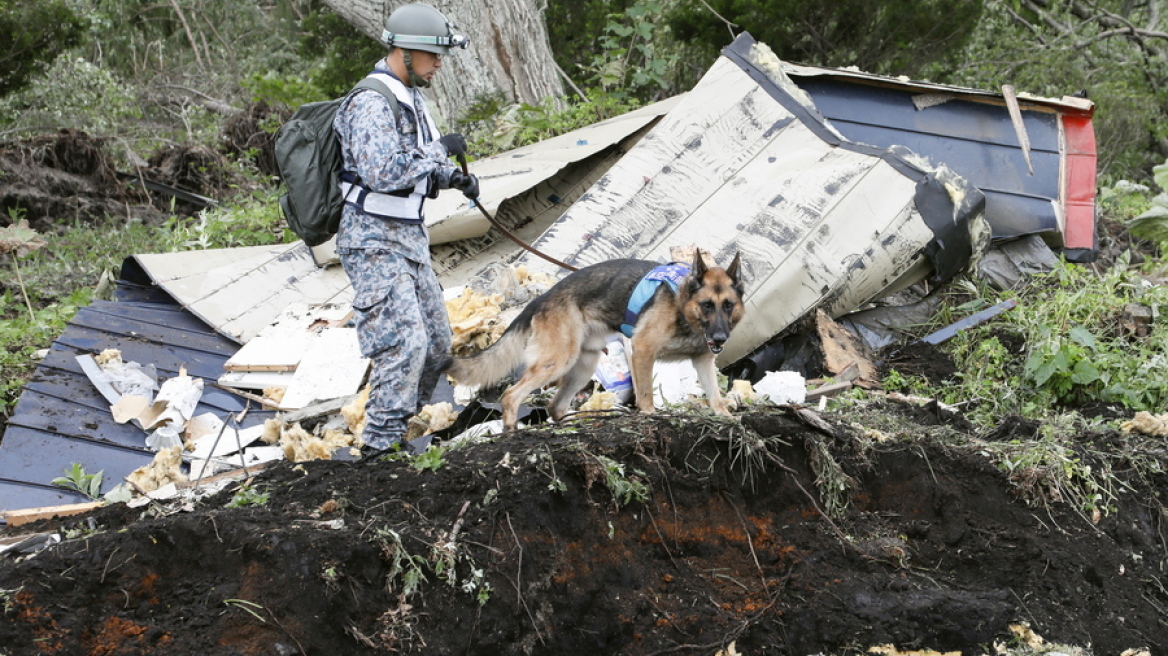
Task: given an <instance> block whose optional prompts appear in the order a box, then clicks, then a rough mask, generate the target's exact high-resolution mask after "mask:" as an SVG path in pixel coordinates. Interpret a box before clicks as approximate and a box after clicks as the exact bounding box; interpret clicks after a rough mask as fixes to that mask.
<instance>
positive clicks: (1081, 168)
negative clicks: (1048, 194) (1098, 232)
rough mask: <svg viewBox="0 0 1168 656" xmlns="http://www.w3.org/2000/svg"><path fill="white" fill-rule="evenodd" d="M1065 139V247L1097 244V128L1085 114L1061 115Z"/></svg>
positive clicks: (1086, 246)
mask: <svg viewBox="0 0 1168 656" xmlns="http://www.w3.org/2000/svg"><path fill="white" fill-rule="evenodd" d="M1062 121H1063V135H1064V138H1065V140H1066V148H1067V150H1066V158H1065V160H1064V165H1065V167H1066V168H1065V170H1064V172H1063V174H1064V176H1065V178H1064V179H1065V180H1066V187H1065V189H1066V198H1064V199H1063V201H1064V202H1065V203H1066V221H1067V222H1066V227H1065V228H1064V230H1063V247H1064V248H1085V249H1091V248H1094V247H1095V167H1096V158H1095V154H1096V153H1095V128H1094V127H1093V126H1092V125H1091V119H1090V118H1088V117H1083V116H1066V115H1064V116H1063V117H1062Z"/></svg>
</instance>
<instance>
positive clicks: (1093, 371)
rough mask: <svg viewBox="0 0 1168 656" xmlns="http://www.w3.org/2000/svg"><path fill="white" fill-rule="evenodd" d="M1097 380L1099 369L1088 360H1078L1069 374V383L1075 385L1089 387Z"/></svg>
mask: <svg viewBox="0 0 1168 656" xmlns="http://www.w3.org/2000/svg"><path fill="white" fill-rule="evenodd" d="M1098 380H1099V369H1098V368H1096V367H1095V365H1094V364H1093V363H1092V362H1091V361H1090V360H1079V361H1078V362H1077V363H1076V364H1075V369H1074V371H1073V372H1072V373H1071V381H1073V382H1074V383H1075V384H1076V385H1090V384H1091V383H1094V382H1096V381H1098Z"/></svg>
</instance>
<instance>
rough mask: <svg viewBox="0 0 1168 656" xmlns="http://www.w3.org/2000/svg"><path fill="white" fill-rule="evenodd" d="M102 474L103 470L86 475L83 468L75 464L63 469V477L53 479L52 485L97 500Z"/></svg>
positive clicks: (99, 495)
mask: <svg viewBox="0 0 1168 656" xmlns="http://www.w3.org/2000/svg"><path fill="white" fill-rule="evenodd" d="M104 474H105V471H104V470H103V471H99V472H97V473H96V474H87V473H85V468H84V467H82V466H81V465H80V464H78V463H76V462H75V463H73V465H72V466H71V467H68V468H66V469H65V475H64V476H58V477H57V478H54V479H53V485H57V486H59V487H64V488H69V489H70V490H75V491H77V492H80V493H81V494H84V495H85V496H87V497H89V498H90V499H98V498H100V497H101V479H102V476H103V475H104Z"/></svg>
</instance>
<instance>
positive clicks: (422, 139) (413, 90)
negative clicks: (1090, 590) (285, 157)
mask: <svg viewBox="0 0 1168 656" xmlns="http://www.w3.org/2000/svg"><path fill="white" fill-rule="evenodd" d="M382 41H383V42H384V43H385V44H386V45H387V46H389V54H388V55H387V56H386V57H385V58H384V59H382V60H380V61H378V62H377V64H376V65H375V66H374V70H373V72H372V73H371V74H370V75H374V76H377V77H378V78H379V79H381V80H382V81H383V82H385V83H386V84H387V85H388V86H389V88H390V90H391V91H392V92H393V94H394V96H395V97H396V98H397V99H398V103H399V108H400V109H399V113H400V118H398V119H397V120H395V118H394V111H393V108H392V107H391V105H390V102H389V101H388V100H387V99H386V98H385V97H384V96H382V94H380V93H377V92H375V91H371V90H367V89H361V90H358V91H356V92H354V93H352V94H350V95H349V97H348V98H346V99H345V101H344V102H343V103H342V104H341V106H340V108H339V109H338V111H337V115H336V119H335V121H334V123H333V126H334V128H335V129H336V132H337V135H338V137H339V139H340V144H341V154H342V157H343V162H344V164H343V171H344V172H343V174H342V180H343V182H342V185H341V190H342V192H343V193H345V208H344V213H343V215H342V217H341V224H340V229H339V231H338V233H337V242H336V251H337V254H338V255H339V256H340V259H341V264H342V265H343V266H344V268H345V273H347V274H348V276H349V280H350V281H351V282H352V285H353V292H354V298H353V310H354V318H355V321H356V326H357V335H358V342H359V344H360V347H361V353H362V355H364V356H365V357H368V358H371V359H372V371H371V373H370V381H369V382H370V385H371V388H372V389H371V393H370V396H369V401H368V403H367V405H366V406H365V416H366V424H365V429H364V431H363V433H362V435H361V438H362V440H363V441H364V443H365V446H364V447H362V452H363V454H364V455H365V456H366V457H368V456H372V455H376V454H379V453H381V452H383V451H385V450H387V449H390V448H393V447H394V446H395V445H397V444H399V443H400V442H401V441H402V440H403V439H404V437H405V434H406V429H407V426H408V422H409V419H410V417H411V416H413V415H414V414H416V413H417V412H418V411H419V410H420V409H421V408H422V406H424V405H425V404H427V403H429V401H430V396H431V394H432V393H433V391H434V388H435V386H436V385H437V383H438V377H439V376H440V375H441V374H442V372H443V371H444V370H445V368H446V365H447V364H448V362H449V358H450V346H451V331H450V321H449V319H448V318H447V316H446V306H445V304H444V302H443V297H442V288H441V286H440V285H439V283H438V279H437V277H436V276H435V275H434V270H433V268H432V266H431V262H430V238H429V231H428V230H427V229H426V226H425V224H424V223H423V218H424V215H423V206H424V205H425V201H426V199H427V198H434V197H436V196H437V194H438V191H439V190H440V189H451V188H453V189H458V190H461V191H462V192H463V193H464V194H465V195H466V196H467V197H468V198H476V197H477V196H478V179H477V178H476V177H475V176H474V175H472V174H465V173H463V172H462V170H461V169H459V168H457V167H455V165H454V164H453V162H451V160H450V159H449V158H450V157H454V156H457V155H462V154H464V153H465V152H466V140H465V138H464V137H463V136H462V135H461V134H457V133H452V134H446V135H440V134H439V132H438V128H437V126H436V125H435V123H434V119H433V118H432V117H431V116H430V112H429V111H428V110H427V108H426V101H425V99H424V98H423V96H422V91H421V90H422V89H423V88H426V87H429V86H430V82H431V80H433V78H434V76H435V75H436V74H437V73H438V71H439V70H440V69H441V68H442V57H443V56H446V55H449V54H450V53H451V51H452V50H453V49H454V48H465V47H466V46H467V39H466V37H465V36H461V35H458V34H455V32H454V26H453V25H452V24H451V23H450V21H448V20H447V19H446V17H445V16H444V15H442V13H441V12H439V11H438V10H437V9H434V8H433V7H430V6H428V5H424V4H408V5H404V6H402V7H399V8H398V9H396V10H395V11H394V12H393V13H392V14H390V16H389V18H387V19H386V21H385V31H384V32H383V33H382Z"/></svg>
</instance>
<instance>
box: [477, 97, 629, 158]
mask: <svg viewBox="0 0 1168 656" xmlns="http://www.w3.org/2000/svg"><path fill="white" fill-rule="evenodd" d="M639 106H640V103H639V102H638V101H636V100H633V99H629V98H623V97H619V96H617V95H612V94H605V93H599V92H597V93H594V94H593V100H591V101H590V102H582V103H577V104H575V105H571V106H569V107H567V108H561V107H560V106H559V104H558V103H557V102H556V101H555V100H554V99H551V98H548V99H545V100H544V101H543V102H542V103H540V104H539V105H528V104H523V105H519V106H518V107H516V108H515V109H514V111H511V112H509V113H507V114H505V115H504V116H502V117H500V119H499V124H500V125H499V127H498V129H497V130H496V132H495V133H494V135H493V136H492V137H491V138H490V142H493V143H490V144H489V143H480V144H478V145H479V146H480V147H482V148H485V149H487V150H490V151H494V150H496V149H497V150H507V149H510V148H519V147H520V146H526V145H528V144H532V143H536V142H537V141H542V140H544V139H550V138H552V137H555V136H558V135H561V134H564V133H565V132H571V131H572V130H575V129H578V128H581V127H584V126H586V125H591V124H593V123H597V122H599V121H603V120H607V119H610V118H612V117H614V116H619V115H621V114H624V113H626V112H629V111H632V110H634V109H636V108H637V107H639Z"/></svg>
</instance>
